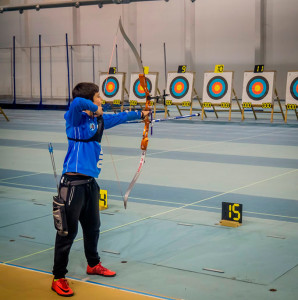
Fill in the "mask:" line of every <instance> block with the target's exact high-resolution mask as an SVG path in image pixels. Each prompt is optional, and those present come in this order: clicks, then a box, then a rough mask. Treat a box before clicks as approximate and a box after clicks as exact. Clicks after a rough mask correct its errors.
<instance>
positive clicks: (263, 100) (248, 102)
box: [242, 71, 285, 122]
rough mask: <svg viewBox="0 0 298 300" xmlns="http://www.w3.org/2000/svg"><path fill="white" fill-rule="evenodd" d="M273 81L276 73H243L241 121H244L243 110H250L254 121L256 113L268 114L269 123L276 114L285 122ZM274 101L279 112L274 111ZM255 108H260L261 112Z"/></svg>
mask: <svg viewBox="0 0 298 300" xmlns="http://www.w3.org/2000/svg"><path fill="white" fill-rule="evenodd" d="M275 79H276V71H266V72H262V73H254V72H253V71H246V72H244V80H243V92H242V107H243V110H242V121H243V120H244V110H245V108H248V109H251V110H252V112H253V114H254V118H255V120H257V115H256V113H270V114H271V119H270V120H271V122H273V115H274V114H276V113H277V114H282V117H283V119H284V120H285V115H284V112H283V109H282V106H281V103H280V99H279V96H278V93H277V90H276V88H275ZM274 97H275V98H274ZM275 101H277V102H278V105H279V109H280V111H275V110H274V102H275ZM255 108H262V110H258V111H257V110H255ZM265 109H267V110H265ZM268 109H270V110H268Z"/></svg>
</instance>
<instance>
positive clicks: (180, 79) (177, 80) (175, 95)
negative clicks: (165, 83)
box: [170, 76, 189, 99]
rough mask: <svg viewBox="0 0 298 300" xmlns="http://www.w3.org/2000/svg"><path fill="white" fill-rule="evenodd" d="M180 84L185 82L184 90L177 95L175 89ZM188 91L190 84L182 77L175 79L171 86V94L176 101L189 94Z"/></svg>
mask: <svg viewBox="0 0 298 300" xmlns="http://www.w3.org/2000/svg"><path fill="white" fill-rule="evenodd" d="M178 82H183V84H184V89H183V90H182V91H181V92H180V93H177V92H175V90H174V87H175V85H176V84H177V83H178ZM188 89H189V83H188V81H187V80H186V79H185V78H184V77H182V76H178V77H176V78H174V79H173V80H172V82H171V84H170V94H171V95H172V97H174V98H176V99H179V98H183V97H184V96H185V95H186V94H187V92H188Z"/></svg>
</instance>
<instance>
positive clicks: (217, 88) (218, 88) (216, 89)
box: [214, 84, 220, 92]
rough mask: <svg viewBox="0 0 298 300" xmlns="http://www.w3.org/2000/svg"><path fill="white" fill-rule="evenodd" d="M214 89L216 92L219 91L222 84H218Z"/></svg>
mask: <svg viewBox="0 0 298 300" xmlns="http://www.w3.org/2000/svg"><path fill="white" fill-rule="evenodd" d="M214 90H215V91H216V92H218V91H219V90H220V86H219V85H218V84H217V85H216V86H215V87H214Z"/></svg>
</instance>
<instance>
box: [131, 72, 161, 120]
mask: <svg viewBox="0 0 298 300" xmlns="http://www.w3.org/2000/svg"><path fill="white" fill-rule="evenodd" d="M158 75H159V73H158V72H149V73H148V74H146V83H147V88H148V91H149V93H150V96H151V97H153V98H154V97H157V96H160V91H159V89H158ZM145 104H146V94H145V92H144V89H143V88H142V86H141V84H140V79H139V73H136V72H134V73H132V74H131V77H130V89H129V110H130V111H131V109H132V107H133V108H134V109H135V108H136V106H137V105H139V106H140V107H141V109H143V106H145ZM150 106H151V107H153V117H154V118H155V115H156V107H157V100H156V98H155V99H152V100H151V101H150ZM163 108H164V106H163Z"/></svg>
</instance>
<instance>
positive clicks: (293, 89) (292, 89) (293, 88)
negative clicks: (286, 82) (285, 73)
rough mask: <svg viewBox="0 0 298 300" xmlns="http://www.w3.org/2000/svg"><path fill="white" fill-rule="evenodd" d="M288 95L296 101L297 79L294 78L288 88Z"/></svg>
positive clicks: (297, 96)
mask: <svg viewBox="0 0 298 300" xmlns="http://www.w3.org/2000/svg"><path fill="white" fill-rule="evenodd" d="M290 93H291V95H292V97H293V98H294V99H296V100H298V77H296V78H295V79H294V80H293V81H292V83H291V86H290Z"/></svg>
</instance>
